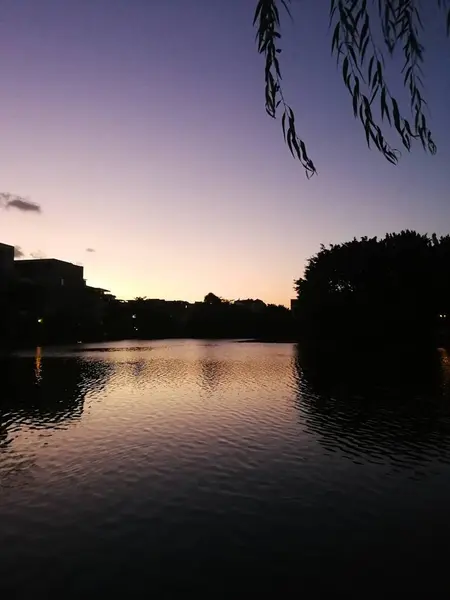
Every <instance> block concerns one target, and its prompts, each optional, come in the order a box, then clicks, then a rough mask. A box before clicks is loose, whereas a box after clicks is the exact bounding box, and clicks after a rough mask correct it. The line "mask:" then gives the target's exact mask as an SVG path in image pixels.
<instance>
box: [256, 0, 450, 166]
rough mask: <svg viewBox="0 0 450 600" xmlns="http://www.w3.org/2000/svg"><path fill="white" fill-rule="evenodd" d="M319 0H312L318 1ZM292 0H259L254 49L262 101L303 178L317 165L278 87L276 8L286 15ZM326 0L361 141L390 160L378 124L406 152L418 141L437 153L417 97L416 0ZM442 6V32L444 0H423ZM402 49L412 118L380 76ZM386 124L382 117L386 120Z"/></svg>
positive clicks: (394, 158)
mask: <svg viewBox="0 0 450 600" xmlns="http://www.w3.org/2000/svg"><path fill="white" fill-rule="evenodd" d="M316 1H317V0H316ZM290 3H291V0H258V2H257V6H256V11H255V17H254V21H253V24H254V25H255V26H256V27H257V35H256V38H257V43H258V52H259V53H260V54H262V55H264V58H265V105H266V111H267V113H268V114H269V115H270V116H271V117H272V118H276V117H277V115H278V114H279V112H280V109H281V112H282V117H281V123H282V129H283V135H284V139H285V141H286V143H287V145H288V147H289V150H290V152H291V154H292V156H294V158H297V159H298V160H299V161H300V162H301V164H302V166H303V168H304V169H305V173H306V175H307V176H308V177H311V176H312V175H314V174H315V173H316V172H317V170H316V167H315V164H314V162H313V161H312V159H311V158H310V156H309V154H308V151H307V149H306V144H305V142H304V141H303V140H302V139H301V137H300V136H299V134H298V133H297V125H296V121H295V115H294V111H293V110H292V108H291V106H290V105H289V104H287V102H286V100H285V97H284V95H283V88H282V85H281V79H282V77H281V68H280V61H279V55H280V53H281V51H282V49H281V47H280V40H281V34H280V25H281V19H280V10H279V9H280V8H282V9H284V10H285V12H286V13H287V14H288V15H291V13H290V9H289V4H290ZM373 4H374V5H376V7H373V6H372V3H370V2H368V0H331V5H330V10H329V21H330V29H332V31H333V33H332V36H331V50H332V53H333V54H334V55H335V56H336V59H337V62H338V65H339V66H340V68H341V69H342V76H343V79H344V84H345V87H346V88H347V90H348V92H349V94H350V96H351V98H352V106H353V113H354V116H355V118H359V119H360V121H361V123H362V126H363V128H364V131H365V136H366V140H367V144H368V146H369V147H370V146H371V144H373V145H374V146H375V147H376V148H377V149H378V150H379V151H380V152H381V153H382V154H383V156H384V157H385V158H386V159H387V160H388V161H389V162H390V163H392V164H396V163H397V162H398V159H399V156H400V152H399V150H397V149H396V148H394V147H393V146H391V145H390V143H389V142H388V141H387V140H386V137H385V134H384V132H383V122H385V121H387V123H388V125H389V126H390V127H391V128H393V129H394V131H395V134H396V137H397V139H399V141H400V143H401V145H402V146H403V147H404V148H405V149H406V150H407V151H410V149H411V145H412V142H414V141H416V140H417V141H419V142H420V143H421V144H422V146H423V148H424V150H425V151H428V152H430V153H431V154H435V152H436V145H435V143H434V141H433V137H432V134H431V131H430V129H429V127H428V124H427V120H426V116H425V107H426V101H425V98H424V96H423V82H422V79H421V75H422V64H423V59H424V47H423V45H422V43H421V36H422V33H423V29H424V27H423V23H422V20H421V16H420V11H419V2H418V0H377V2H375V1H374V2H373ZM426 4H427V7H429V5H430V4H433V6H434V7H435V8H436V9H437V10H442V11H444V14H445V21H446V27H447V35H448V34H449V33H450V0H427V2H426ZM399 47H400V48H401V50H400V51H401V52H402V55H403V68H402V70H401V76H402V79H403V83H404V86H405V88H406V90H407V93H408V95H409V99H410V110H409V112H410V113H411V116H409V117H408V116H406V114H407V113H405V111H404V110H403V109H402V108H401V107H400V105H399V102H398V101H397V99H396V98H395V97H394V96H393V94H392V93H391V91H390V87H389V83H388V81H387V79H386V75H385V59H386V56H387V57H389V58H392V57H393V56H394V52H395V51H396V50H397V49H398V48H399ZM384 124H385V123H384Z"/></svg>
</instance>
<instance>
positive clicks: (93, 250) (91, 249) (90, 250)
mask: <svg viewBox="0 0 450 600" xmlns="http://www.w3.org/2000/svg"><path fill="white" fill-rule="evenodd" d="M86 252H95V248H86Z"/></svg>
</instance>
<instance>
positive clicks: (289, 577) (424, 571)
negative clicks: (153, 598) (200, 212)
mask: <svg viewBox="0 0 450 600" xmlns="http://www.w3.org/2000/svg"><path fill="white" fill-rule="evenodd" d="M1 375H2V389H3V391H2V395H1V400H0V548H1V549H2V550H1V552H2V555H1V558H2V560H1V561H0V590H3V589H5V590H7V591H8V592H10V593H13V594H14V595H15V597H24V598H25V597H29V596H30V595H38V596H39V595H41V596H42V597H49V596H51V595H52V594H55V595H56V596H58V595H59V596H60V597H72V596H73V597H77V596H78V595H79V594H80V593H83V592H87V593H91V592H94V591H98V592H110V593H113V592H117V591H120V590H122V591H126V592H127V593H129V594H134V593H135V594H137V593H148V591H149V590H150V589H151V590H153V591H154V592H155V593H156V592H158V593H160V592H161V590H166V591H168V590H169V589H171V590H172V589H175V588H177V589H178V590H180V589H181V590H193V589H195V590H207V591H209V592H212V591H216V592H217V589H218V587H219V588H225V587H227V585H230V588H231V589H232V590H233V589H234V590H235V589H236V587H233V586H236V585H237V583H236V582H237V581H239V585H240V586H241V587H240V588H239V589H244V587H245V586H249V587H250V589H252V590H253V592H256V591H258V590H260V591H268V590H273V591H275V592H281V591H288V592H296V593H299V591H300V588H299V578H300V579H301V581H302V586H310V585H312V586H313V588H312V589H314V590H315V593H316V594H318V593H322V592H323V593H328V592H330V591H336V590H340V589H342V590H345V591H346V593H350V590H349V585H350V584H349V582H351V586H352V588H353V590H354V591H355V593H356V592H357V593H358V594H361V593H363V595H365V596H367V595H368V594H369V592H370V591H371V590H372V589H374V588H375V586H376V584H377V583H380V584H383V582H384V586H386V585H388V583H387V582H388V581H389V586H390V587H389V589H390V590H393V589H394V587H395V585H397V583H396V582H398V585H399V586H401V587H400V588H399V590H401V591H402V593H404V594H407V593H408V590H411V591H417V590H418V588H419V587H420V586H421V585H423V586H424V587H425V589H426V590H427V591H428V593H430V590H431V589H432V588H433V585H435V586H436V589H439V585H441V584H442V578H440V571H439V569H440V568H441V566H442V561H443V559H444V558H445V556H446V553H447V550H448V549H449V548H448V543H449V542H448V540H449V539H450V536H449V534H450V519H449V517H448V516H447V512H448V503H449V501H450V405H449V389H450V388H449V381H450V361H449V356H448V354H447V353H446V352H445V351H443V350H441V351H440V353H439V354H438V355H422V356H417V355H416V354H412V355H405V354H403V353H401V352H399V353H396V354H393V355H391V356H390V357H387V356H385V355H380V353H376V352H374V351H370V349H366V348H365V349H359V350H358V352H357V353H354V354H353V355H352V356H350V355H343V354H341V355H338V356H337V355H336V354H333V355H331V354H326V353H323V352H322V353H317V352H311V351H306V350H305V349H302V348H297V347H295V346H293V345H291V344H280V345H277V344H272V345H271V344H246V343H232V342H202V341H180V340H174V341H170V342H167V341H161V342H152V343H150V342H148V343H147V342H138V343H136V342H132V343H129V342H121V343H117V344H97V345H90V346H82V347H80V346H77V347H76V348H59V349H51V348H46V349H41V348H38V349H36V351H35V352H29V353H22V354H20V355H18V356H17V357H15V358H13V359H10V360H8V361H5V362H4V364H3V365H2V367H1ZM224 573H226V574H227V576H226V578H224ZM324 573H325V575H324ZM441 575H442V573H441ZM442 576H443V575H442ZM361 586H362V587H361ZM361 590H363V592H362V591H361Z"/></svg>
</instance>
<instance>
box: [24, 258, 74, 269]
mask: <svg viewBox="0 0 450 600" xmlns="http://www.w3.org/2000/svg"><path fill="white" fill-rule="evenodd" d="M16 263H17V264H23V263H25V264H32V263H34V264H37V263H41V264H42V263H60V264H63V265H71V266H72V267H78V268H79V269H82V268H83V266H82V265H76V264H75V263H72V262H69V261H68V260H60V259H59V258H26V259H20V260H17V261H16Z"/></svg>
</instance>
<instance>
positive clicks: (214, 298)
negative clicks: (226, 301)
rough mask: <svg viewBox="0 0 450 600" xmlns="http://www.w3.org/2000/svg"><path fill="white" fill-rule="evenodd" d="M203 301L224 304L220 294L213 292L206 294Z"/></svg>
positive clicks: (214, 304) (217, 304)
mask: <svg viewBox="0 0 450 600" xmlns="http://www.w3.org/2000/svg"><path fill="white" fill-rule="evenodd" d="M203 302H204V303H205V304H211V305H212V306H219V305H220V304H222V299H221V298H219V296H216V295H215V294H213V293H212V292H209V294H206V296H205V298H204V300H203Z"/></svg>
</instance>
